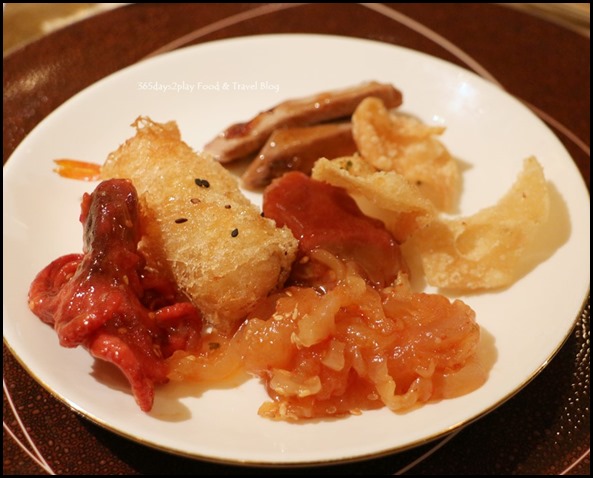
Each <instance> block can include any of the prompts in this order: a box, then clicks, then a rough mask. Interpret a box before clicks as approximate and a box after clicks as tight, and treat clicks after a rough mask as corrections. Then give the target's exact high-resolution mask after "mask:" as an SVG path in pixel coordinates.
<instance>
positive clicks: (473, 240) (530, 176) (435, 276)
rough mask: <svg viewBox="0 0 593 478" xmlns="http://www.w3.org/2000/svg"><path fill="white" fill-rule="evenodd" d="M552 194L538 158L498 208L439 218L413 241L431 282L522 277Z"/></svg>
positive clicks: (486, 284) (470, 284)
mask: <svg viewBox="0 0 593 478" xmlns="http://www.w3.org/2000/svg"><path fill="white" fill-rule="evenodd" d="M549 211H550V197H549V190H548V185H547V182H546V179H545V177H544V173H543V169H542V167H541V165H540V164H539V162H538V161H537V159H536V158H535V157H529V158H527V159H525V160H524V163H523V169H522V171H521V172H520V173H519V175H518V177H517V179H516V181H515V183H514V184H513V186H512V187H511V189H510V190H509V191H508V192H507V193H506V194H505V195H504V196H503V197H502V198H501V199H500V200H499V201H498V203H497V204H496V205H494V206H491V207H488V208H485V209H482V210H481V211H479V212H477V213H476V214H474V215H472V216H469V217H466V218H461V219H454V220H441V219H437V220H435V221H433V222H432V223H430V224H429V225H428V226H427V227H425V228H423V229H420V230H418V231H417V232H416V233H415V234H414V235H413V236H412V237H411V238H410V241H409V245H407V247H408V246H409V247H412V250H415V251H416V253H417V254H419V257H420V261H421V263H422V265H423V268H424V273H425V276H426V280H427V282H428V283H429V284H431V285H433V286H437V287H441V288H447V289H458V290H476V289H491V288H497V287H504V286H508V285H510V284H512V283H513V282H514V281H515V280H516V279H517V274H518V271H519V270H520V265H521V260H522V257H523V256H524V255H526V252H527V251H528V250H529V248H530V247H532V246H533V243H534V241H535V240H536V239H537V235H538V231H539V230H540V227H541V226H542V225H543V224H544V223H545V222H546V221H547V219H548V216H549Z"/></svg>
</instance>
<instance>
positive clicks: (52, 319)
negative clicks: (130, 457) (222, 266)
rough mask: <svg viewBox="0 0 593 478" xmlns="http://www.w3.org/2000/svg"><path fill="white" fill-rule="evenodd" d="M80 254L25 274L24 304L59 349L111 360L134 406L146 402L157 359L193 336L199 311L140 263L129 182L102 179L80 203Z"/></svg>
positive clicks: (160, 374)
mask: <svg viewBox="0 0 593 478" xmlns="http://www.w3.org/2000/svg"><path fill="white" fill-rule="evenodd" d="M80 219H81V222H82V223H83V225H84V253H83V254H70V255H66V256H63V257H60V258H58V259H56V260H54V261H53V262H52V263H51V264H49V265H48V266H47V267H45V268H44V269H43V270H42V271H41V272H39V274H38V275H37V276H36V277H35V279H34V280H33V282H32V284H31V287H30V290H29V307H30V308H31V310H32V311H33V312H34V313H35V314H36V315H37V316H38V317H39V318H40V319H41V320H43V321H44V322H46V323H48V324H50V325H52V326H53V327H54V329H55V330H56V333H57V334H58V337H59V339H60V344H61V345H62V346H64V347H77V346H79V345H81V346H83V347H85V348H86V349H88V351H89V352H90V353H91V354H92V355H93V356H94V357H96V358H98V359H101V360H105V361H107V362H111V363H113V364H114V365H116V366H117V367H118V368H119V369H120V370H121V371H122V372H123V373H124V375H125V376H126V378H127V379H128V381H129V382H130V385H131V386H132V391H133V393H134V397H135V399H136V402H137V403H138V406H139V407H140V408H141V409H142V410H143V411H149V410H150V409H151V408H152V404H153V400H154V387H155V385H158V384H162V383H165V382H167V381H168V379H167V373H168V368H167V366H166V363H165V360H166V358H167V357H169V356H170V355H171V354H172V353H173V352H174V351H175V350H177V349H183V350H193V349H194V348H195V347H196V346H197V345H198V344H199V342H200V336H201V330H202V319H201V316H200V313H199V311H198V310H197V309H196V308H195V307H194V306H193V305H192V304H191V303H190V302H189V301H188V300H187V298H184V297H183V296H181V295H180V294H178V293H177V289H176V287H175V284H174V283H172V282H170V281H168V280H167V279H166V278H164V277H162V276H161V275H160V274H159V273H158V272H157V271H153V270H150V269H147V268H146V267H145V265H146V264H145V260H144V257H143V256H142V254H141V253H140V252H139V251H138V249H137V245H138V241H139V240H140V237H141V234H142V228H141V225H140V220H139V211H138V197H137V194H136V190H135V189H134V186H133V185H132V183H131V182H130V181H129V180H124V179H114V180H110V181H105V182H102V183H101V184H99V185H98V186H97V188H96V189H95V191H94V192H93V193H92V194H85V195H84V198H83V201H82V212H81V215H80Z"/></svg>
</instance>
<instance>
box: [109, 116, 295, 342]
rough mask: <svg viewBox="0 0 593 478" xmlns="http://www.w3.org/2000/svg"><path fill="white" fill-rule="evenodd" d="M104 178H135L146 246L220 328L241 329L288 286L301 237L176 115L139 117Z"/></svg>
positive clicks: (158, 264) (157, 264) (113, 155)
mask: <svg viewBox="0 0 593 478" xmlns="http://www.w3.org/2000/svg"><path fill="white" fill-rule="evenodd" d="M134 127H135V128H136V135H135V136H133V137H132V138H130V139H129V140H128V141H126V142H125V143H124V144H123V145H121V146H120V148H118V149H117V150H116V151H115V152H113V153H111V154H110V155H109V157H108V158H107V161H106V162H105V164H104V165H103V168H102V176H103V178H105V179H107V178H116V177H117V178H129V179H130V180H131V181H132V183H133V184H134V186H135V187H136V189H137V190H138V194H139V196H140V197H141V200H142V206H143V209H142V211H143V220H144V227H145V234H144V236H143V238H142V241H141V243H140V249H141V250H142V251H143V252H144V253H145V254H146V256H147V258H148V260H149V262H150V263H151V264H152V265H154V267H155V268H157V269H158V270H161V271H163V272H164V273H165V274H168V275H169V277H171V278H172V279H173V280H174V281H175V282H176V284H177V286H178V287H179V289H180V290H182V291H183V292H184V293H185V294H186V295H187V296H188V297H189V298H190V300H191V301H192V303H193V304H194V305H195V306H196V307H197V308H198V309H199V310H200V311H201V312H202V314H203V315H204V319H205V320H206V321H207V322H208V323H209V324H211V325H214V326H216V327H217V328H219V329H225V330H228V331H230V330H233V329H234V328H236V325H237V323H238V322H239V321H240V320H241V319H243V318H244V317H245V315H246V314H247V312H249V310H251V309H252V308H253V307H254V306H255V304H256V303H257V301H258V300H259V299H261V298H262V297H265V296H266V295H268V294H269V293H270V292H272V291H274V290H277V289H278V288H279V287H281V286H282V285H283V283H284V281H285V280H286V278H287V277H288V274H289V272H290V267H291V264H292V262H293V260H294V258H295V254H296V249H297V245H298V244H297V240H296V239H295V238H294V237H293V235H292V234H291V232H290V230H288V229H287V228H278V227H276V225H275V224H274V222H273V221H272V220H270V219H266V218H263V217H261V215H260V211H259V209H258V208H257V207H256V206H255V205H254V204H252V203H251V202H250V201H249V200H248V199H247V198H246V197H245V196H243V194H242V193H241V191H240V189H239V186H238V183H237V179H236V178H235V177H234V176H233V175H232V174H231V173H230V172H228V171H227V170H226V169H224V168H223V167H222V166H221V165H220V164H219V163H217V162H215V161H213V160H212V159H211V158H210V157H209V156H206V155H199V154H197V153H195V152H194V151H193V150H192V148H190V147H189V146H188V145H187V144H186V143H184V142H183V141H182V140H181V137H180V133H179V129H178V128H177V125H176V124H175V123H174V122H170V123H165V124H160V123H155V122H153V121H151V120H150V119H149V118H145V117H143V118H138V119H137V120H136V122H135V123H134Z"/></svg>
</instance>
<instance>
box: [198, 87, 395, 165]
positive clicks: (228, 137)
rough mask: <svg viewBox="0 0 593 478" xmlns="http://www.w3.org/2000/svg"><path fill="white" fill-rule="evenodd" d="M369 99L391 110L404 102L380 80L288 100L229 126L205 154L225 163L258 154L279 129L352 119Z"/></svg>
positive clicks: (210, 143) (393, 89)
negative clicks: (373, 99)
mask: <svg viewBox="0 0 593 478" xmlns="http://www.w3.org/2000/svg"><path fill="white" fill-rule="evenodd" d="M369 96H374V97H377V98H380V99H381V100H382V101H383V103H384V104H385V106H386V107H387V108H395V107H397V106H399V105H400V104H401V103H402V94H401V92H400V91H399V90H397V89H396V88H394V87H393V86H392V85H390V84H385V83H379V82H376V81H372V82H368V83H364V84H362V85H359V86H355V87H350V88H345V89H340V90H333V91H327V92H324V93H318V94H316V95H313V96H309V97H306V98H299V99H294V100H288V101H284V102H283V103H280V104H278V105H277V106H275V107H273V108H272V109H270V110H268V111H264V112H262V113H259V114H258V115H257V116H255V117H254V118H252V119H251V120H249V121H247V122H245V123H237V124H234V125H231V126H229V127H228V128H227V129H226V130H224V131H223V132H222V133H220V134H219V135H218V136H217V137H216V138H214V139H213V140H212V141H210V142H209V143H208V144H207V145H206V146H205V147H204V151H205V152H207V153H209V154H211V155H212V156H214V158H215V159H216V160H218V161H220V162H221V163H228V162H231V161H234V160H237V159H242V158H245V157H247V156H249V155H253V154H255V153H257V151H258V150H259V149H261V147H262V146H263V145H264V144H265V142H266V141H267V140H268V138H269V137H270V135H271V134H272V133H273V132H274V131H275V130H276V129H278V128H287V127H295V126H308V125H313V124H319V123H323V122H329V121H334V120H337V119H339V118H349V117H350V116H351V115H352V113H353V112H354V110H355V109H356V107H357V106H358V104H359V103H360V102H361V101H362V100H363V99H365V98H367V97H369Z"/></svg>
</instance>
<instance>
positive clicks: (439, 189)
mask: <svg viewBox="0 0 593 478" xmlns="http://www.w3.org/2000/svg"><path fill="white" fill-rule="evenodd" d="M444 130H445V128H444V127H441V126H430V125H426V124H424V123H422V122H420V121H419V120H417V119H415V118H412V117H410V116H405V115H402V114H394V113H391V112H390V111H389V110H387V108H386V107H385V105H384V104H383V102H382V101H381V100H380V99H378V98H366V99H365V100H363V101H362V102H361V103H360V104H359V105H358V107H357V108H356V111H355V112H354V114H353V115H352V135H353V137H354V142H355V143H356V146H357V147H358V151H359V152H360V154H361V156H362V157H363V158H364V159H365V160H366V161H368V162H369V163H370V164H372V165H373V166H374V167H375V168H377V169H379V170H381V171H396V172H397V173H399V174H401V175H402V176H404V177H405V178H406V179H407V180H408V181H410V182H411V183H412V184H415V185H416V186H418V188H419V189H420V191H421V192H422V193H423V194H424V195H425V196H426V197H427V198H428V199H430V200H431V201H432V202H433V204H434V205H435V206H436V207H437V208H438V209H439V210H441V211H445V212H451V211H452V210H454V209H455V207H456V206H457V202H458V200H459V194H460V190H461V173H460V171H459V165H458V164H457V161H456V160H455V158H453V156H451V154H450V153H449V151H448V150H447V148H446V147H445V146H444V145H443V144H442V143H441V142H440V141H439V140H438V139H437V138H436V136H437V135H440V134H442V133H443V132H444Z"/></svg>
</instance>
